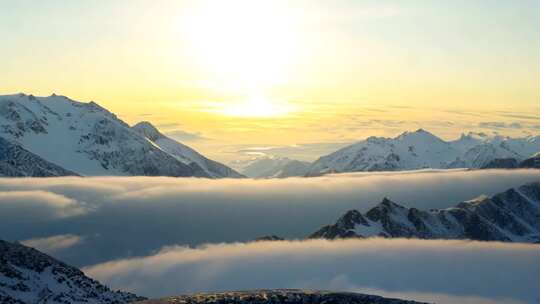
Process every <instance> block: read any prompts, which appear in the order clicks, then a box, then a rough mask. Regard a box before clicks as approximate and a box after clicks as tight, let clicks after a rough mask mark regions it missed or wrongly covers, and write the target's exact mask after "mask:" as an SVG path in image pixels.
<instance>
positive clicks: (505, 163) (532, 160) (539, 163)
mask: <svg viewBox="0 0 540 304" xmlns="http://www.w3.org/2000/svg"><path fill="white" fill-rule="evenodd" d="M496 168H499V169H516V168H534V169H540V152H538V153H536V154H535V155H533V156H531V157H529V158H527V159H525V160H523V161H521V162H519V161H518V160H517V159H515V158H496V159H493V160H491V161H490V162H488V163H487V164H486V165H484V166H483V167H482V169H496Z"/></svg>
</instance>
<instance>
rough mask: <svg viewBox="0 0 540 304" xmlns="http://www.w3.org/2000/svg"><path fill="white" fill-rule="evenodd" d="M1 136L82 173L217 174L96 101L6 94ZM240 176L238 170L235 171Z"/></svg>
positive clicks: (0, 107)
mask: <svg viewBox="0 0 540 304" xmlns="http://www.w3.org/2000/svg"><path fill="white" fill-rule="evenodd" d="M0 137H3V138H4V139H6V140H8V141H10V142H12V143H14V144H17V145H19V146H21V147H22V148H24V149H25V150H26V151H28V152H30V153H32V154H34V155H36V156H38V157H40V158H41V159H43V160H45V161H47V162H49V163H52V164H55V165H56V166H59V167H61V168H63V169H65V170H66V172H74V173H77V174H79V175H86V176H92V175H146V176H197V177H213V175H212V174H210V173H209V172H207V171H206V170H205V168H204V167H201V166H199V165H194V164H196V163H193V165H192V163H190V164H186V163H184V162H182V161H180V160H179V157H178V155H171V154H170V153H168V152H166V151H164V150H163V149H161V148H160V147H158V146H156V145H155V144H154V143H153V142H151V141H149V140H148V139H147V138H146V137H144V136H141V134H140V133H139V132H137V131H136V130H133V129H132V128H130V126H129V125H127V124H126V123H125V122H123V121H122V120H120V119H119V118H118V117H116V115H114V114H113V113H111V112H109V111H107V110H106V109H104V108H102V107H100V106H99V105H98V104H96V103H94V102H90V103H81V102H77V101H74V100H71V99H69V98H67V97H64V96H58V95H54V94H53V95H52V96H49V97H34V96H32V95H25V94H17V95H3V96H0ZM232 174H233V175H234V173H232Z"/></svg>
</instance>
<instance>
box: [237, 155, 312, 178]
mask: <svg viewBox="0 0 540 304" xmlns="http://www.w3.org/2000/svg"><path fill="white" fill-rule="evenodd" d="M309 166H310V164H309V163H308V162H303V161H299V160H294V159H290V158H287V157H261V158H257V159H254V160H253V161H251V162H250V163H248V164H247V165H246V166H245V167H244V168H242V170H241V172H242V173H243V174H245V175H247V176H249V177H253V178H286V177H292V176H304V175H306V173H307V172H308V169H309Z"/></svg>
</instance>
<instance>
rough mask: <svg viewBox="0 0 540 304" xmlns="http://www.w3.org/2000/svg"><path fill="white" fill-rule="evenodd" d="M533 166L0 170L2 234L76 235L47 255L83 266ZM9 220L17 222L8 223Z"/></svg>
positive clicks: (478, 182) (415, 196) (462, 195)
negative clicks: (284, 172)
mask: <svg viewBox="0 0 540 304" xmlns="http://www.w3.org/2000/svg"><path fill="white" fill-rule="evenodd" d="M539 180H540V170H511V171H509V170H506V171H505V170H488V171H456V170H453V171H420V172H418V171H415V172H396V173H379V174H362V173H358V174H344V175H335V176H325V177H318V178H291V179H286V180H249V179H246V180H207V179H196V178H162V177H154V178H151V177H94V178H79V177H65V178H48V179H0V231H2V235H1V236H0V237H1V238H3V239H7V240H11V241H15V240H28V239H36V238H37V239H43V238H50V237H53V236H58V235H76V236H80V237H83V238H84V242H81V243H78V244H77V246H70V247H66V248H63V249H62V250H57V251H56V252H54V254H53V255H54V256H55V257H57V258H59V259H62V260H64V261H66V262H68V263H71V264H73V265H76V266H86V265H92V264H96V263H101V262H105V261H109V260H112V259H119V258H126V257H131V256H144V255H149V254H151V253H152V252H155V251H156V250H159V249H160V248H162V247H163V246H167V245H190V246H196V245H200V244H204V243H219V242H245V241H249V240H252V239H254V238H257V237H260V236H263V235H268V234H277V235H279V236H282V237H286V238H301V237H304V236H306V235H307V234H309V233H312V232H313V231H315V230H316V229H318V228H320V227H321V226H323V225H326V224H329V223H333V222H334V221H335V220H336V219H337V217H339V216H340V215H341V214H343V213H344V212H345V211H347V210H349V209H353V208H354V209H359V210H361V211H365V210H366V209H368V208H370V207H372V206H373V205H375V204H377V203H379V202H380V201H381V199H382V198H383V197H385V196H387V197H389V198H391V199H392V200H394V201H396V202H399V203H401V204H403V205H406V206H411V207H417V208H422V209H426V208H445V207H449V206H453V205H455V204H456V203H458V202H460V201H463V200H467V199H471V198H473V197H476V196H478V195H480V194H487V195H491V194H494V193H497V192H500V191H504V190H506V189H508V188H510V187H515V186H519V185H521V184H524V183H527V182H531V181H539ZM14 227H17V229H14Z"/></svg>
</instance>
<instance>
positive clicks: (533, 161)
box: [519, 152, 540, 169]
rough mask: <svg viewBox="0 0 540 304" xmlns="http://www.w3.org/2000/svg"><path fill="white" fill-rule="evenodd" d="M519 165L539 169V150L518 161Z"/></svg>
mask: <svg viewBox="0 0 540 304" xmlns="http://www.w3.org/2000/svg"><path fill="white" fill-rule="evenodd" d="M519 167H520V168H536V169H540V152H538V153H536V154H535V155H533V156H531V157H529V158H527V159H526V160H524V161H522V162H521V163H519Z"/></svg>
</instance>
